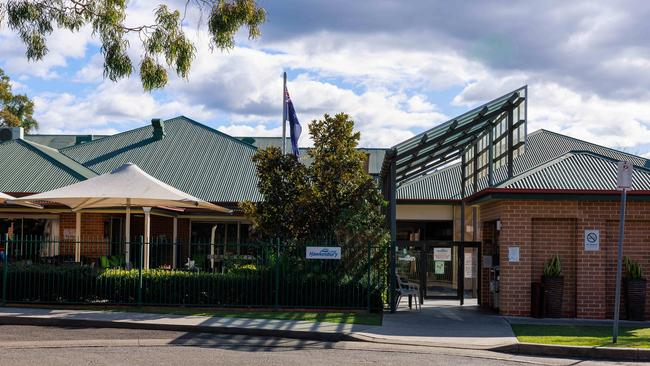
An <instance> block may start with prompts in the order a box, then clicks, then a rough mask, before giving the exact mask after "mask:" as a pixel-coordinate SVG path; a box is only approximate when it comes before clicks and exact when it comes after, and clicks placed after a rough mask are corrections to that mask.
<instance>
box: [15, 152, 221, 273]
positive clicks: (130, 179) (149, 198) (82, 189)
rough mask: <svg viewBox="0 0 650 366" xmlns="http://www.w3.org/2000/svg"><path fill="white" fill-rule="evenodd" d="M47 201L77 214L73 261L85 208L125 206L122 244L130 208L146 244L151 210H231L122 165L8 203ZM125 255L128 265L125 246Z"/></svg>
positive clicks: (128, 221)
mask: <svg viewBox="0 0 650 366" xmlns="http://www.w3.org/2000/svg"><path fill="white" fill-rule="evenodd" d="M35 200H38V201H47V202H55V203H59V204H62V205H66V206H68V207H70V208H72V210H73V211H77V225H76V232H75V233H76V241H77V248H76V250H75V260H76V261H80V260H81V254H80V244H79V242H80V240H81V238H80V226H81V216H80V212H79V210H81V209H85V208H105V207H125V208H126V227H125V232H126V242H128V241H129V240H130V234H131V233H130V209H131V208H132V207H142V209H143V211H144V242H145V243H149V237H150V230H151V227H150V223H151V218H150V213H151V207H155V206H167V207H180V208H203V209H208V210H213V211H219V212H224V213H230V212H232V211H231V210H229V209H227V208H225V207H221V206H217V205H214V204H212V203H209V202H206V201H204V200H202V199H199V198H196V197H194V196H192V195H190V194H187V193H185V192H183V191H181V190H178V189H176V188H174V187H172V186H170V185H168V184H166V183H163V182H161V181H159V180H158V179H156V178H154V177H152V176H150V175H149V174H147V173H146V172H144V171H143V170H142V169H140V168H139V167H138V166H137V165H135V164H133V163H126V164H124V165H122V166H121V167H119V168H117V169H115V170H113V171H112V172H110V173H106V174H102V175H99V176H97V177H93V178H90V179H88V180H85V181H81V182H79V183H75V184H71V185H69V186H65V187H62V188H58V189H54V190H52V191H48V192H43V193H39V194H35V195H31V196H27V197H23V198H19V199H15V200H12V201H10V202H16V203H18V202H26V201H35ZM144 249H145V253H144V260H145V263H144V267H145V268H148V267H149V246H148V245H145V248H144ZM125 256H126V261H127V263H128V262H129V247H128V245H127V246H126V249H125Z"/></svg>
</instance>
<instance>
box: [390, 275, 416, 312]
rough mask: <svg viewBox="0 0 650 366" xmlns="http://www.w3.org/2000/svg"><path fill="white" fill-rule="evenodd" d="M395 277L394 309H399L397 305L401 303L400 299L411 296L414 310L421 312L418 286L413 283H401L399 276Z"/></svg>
mask: <svg viewBox="0 0 650 366" xmlns="http://www.w3.org/2000/svg"><path fill="white" fill-rule="evenodd" d="M396 277H397V306H396V308H397V307H399V303H400V302H401V301H402V297H404V296H413V300H414V301H415V309H416V310H422V305H420V285H418V284H416V283H413V282H408V281H403V279H402V277H400V275H399V274H396Z"/></svg>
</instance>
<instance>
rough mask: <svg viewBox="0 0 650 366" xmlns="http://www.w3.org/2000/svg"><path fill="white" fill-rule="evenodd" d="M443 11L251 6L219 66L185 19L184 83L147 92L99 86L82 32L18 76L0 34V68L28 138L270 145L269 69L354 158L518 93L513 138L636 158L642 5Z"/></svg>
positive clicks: (649, 13)
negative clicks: (522, 93)
mask: <svg viewBox="0 0 650 366" xmlns="http://www.w3.org/2000/svg"><path fill="white" fill-rule="evenodd" d="M158 2H159V1H131V2H130V5H129V9H130V11H129V15H128V19H127V22H128V23H129V24H140V23H146V22H148V21H150V20H151V19H152V10H153V7H154V5H155V4H157V3H158ZM167 3H171V6H173V7H177V8H179V9H182V4H184V1H182V0H177V1H176V2H174V1H167ZM458 3H464V2H450V1H440V2H435V1H426V0H424V1H415V0H412V1H400V0H395V1H388V0H369V1H350V0H302V1H298V0H296V1H288V0H259V4H260V5H262V6H263V7H265V8H266V9H267V11H268V20H267V23H266V24H265V25H264V26H263V27H262V33H263V34H262V38H261V39H259V40H256V41H249V40H247V39H246V37H245V34H242V36H240V37H238V39H237V41H238V46H237V47H236V48H235V49H233V50H230V51H228V52H225V53H224V52H219V51H214V52H212V51H210V49H209V47H208V37H207V36H206V34H205V32H204V30H203V28H204V27H199V26H197V22H196V19H198V16H197V14H196V13H195V12H193V11H191V10H190V13H189V14H188V16H187V17H186V23H187V25H186V32H187V33H188V35H189V36H191V38H192V39H194V40H195V42H196V47H197V59H196V61H195V63H194V65H193V67H192V71H191V74H190V76H189V78H188V79H187V80H184V79H179V78H176V77H174V78H172V80H171V82H170V84H169V85H168V87H167V88H165V89H164V90H162V91H157V92H154V93H146V92H143V90H142V87H141V86H140V82H139V80H138V78H137V75H136V76H134V77H132V78H131V79H126V80H122V81H120V82H118V83H113V82H111V81H109V80H104V79H103V77H102V58H101V55H100V54H99V53H98V42H97V40H96V39H93V38H92V36H91V35H90V32H88V31H82V32H79V33H76V34H71V33H68V32H65V31H58V32H55V33H54V34H53V35H52V37H51V38H50V39H49V48H50V53H49V55H48V56H47V57H46V58H45V59H44V60H43V61H41V62H37V63H29V62H27V61H26V59H25V57H24V52H25V48H24V46H23V45H22V44H21V43H20V41H19V40H18V39H17V37H16V36H14V35H13V34H12V33H11V32H10V31H9V30H8V29H7V28H0V67H1V68H3V69H4V70H5V71H6V72H7V73H8V74H9V75H10V76H11V77H12V78H13V79H14V81H15V84H14V87H15V91H17V92H20V93H26V94H28V95H30V96H31V97H33V98H34V99H35V101H36V108H37V118H38V120H39V122H40V124H41V127H40V129H39V132H40V133H95V134H102V133H114V132H119V131H124V130H127V129H131V128H134V127H139V126H142V125H144V124H147V123H148V121H149V120H150V119H151V118H153V117H161V118H171V117H174V116H176V115H179V114H183V115H186V116H188V117H190V118H193V119H195V120H198V121H200V122H203V123H206V124H208V125H210V126H213V127H216V128H218V129H220V130H222V131H224V132H226V133H229V134H233V135H240V136H244V135H249V136H262V135H271V136H278V135H280V134H281V127H280V120H281V117H280V116H281V111H282V108H281V102H282V99H281V98H282V94H281V92H282V81H281V74H282V71H283V70H284V71H286V72H287V73H288V76H289V90H290V93H291V96H292V99H293V101H294V104H295V106H296V109H297V112H298V116H299V117H300V119H301V121H302V123H303V125H306V124H307V122H308V121H310V120H312V119H315V118H318V117H319V116H322V114H323V113H336V112H340V111H344V112H347V113H349V114H351V115H352V116H353V118H354V120H355V121H356V123H357V128H358V129H359V130H360V131H361V132H362V145H363V146H377V147H385V146H391V145H393V144H395V143H397V142H399V141H401V140H403V139H405V138H408V137H410V136H412V135H414V134H417V133H418V132H421V131H423V130H426V129H428V128H431V127H433V126H435V125H437V124H439V123H441V122H443V121H445V120H447V119H449V118H451V117H454V116H455V115H458V114H460V113H462V112H464V111H466V110H467V109H469V108H471V107H474V106H476V105H479V104H481V103H482V102H485V101H487V100H490V99H493V98H495V97H498V96H499V95H501V94H504V93H506V92H508V91H511V90H513V89H516V88H518V87H520V86H522V85H526V84H527V85H528V86H529V94H530V98H529V106H528V111H529V131H533V130H536V129H539V128H545V129H548V130H551V131H556V132H560V133H564V134H568V135H571V136H574V137H577V138H581V139H585V140H588V141H593V142H597V143H600V144H604V145H607V146H611V147H615V148H619V149H622V150H625V151H627V152H630V153H634V154H639V155H646V156H650V42H648V36H649V35H650V26H649V25H648V21H647V20H648V19H650V3H648V2H645V1H640V0H639V1H621V2H618V1H609V2H594V1H591V0H590V1H570V2H567V1H557V2H553V1H538V2H536V1H521V2H506V1H480V2H472V4H471V5H469V4H468V5H463V4H458ZM464 4H465V3H464ZM131 44H132V45H133V46H134V49H133V50H132V54H133V56H134V57H136V58H137V56H138V55H139V53H140V52H139V50H138V49H137V45H138V42H137V41H135V40H134V41H133V42H132V43H131ZM305 135H306V134H305ZM302 142H303V144H308V143H309V141H308V140H307V139H306V138H303V141H302Z"/></svg>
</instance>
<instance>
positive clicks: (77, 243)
mask: <svg viewBox="0 0 650 366" xmlns="http://www.w3.org/2000/svg"><path fill="white" fill-rule="evenodd" d="M74 240H75V243H74V261H75V262H77V263H79V262H81V212H79V211H77V213H76V215H75V231H74Z"/></svg>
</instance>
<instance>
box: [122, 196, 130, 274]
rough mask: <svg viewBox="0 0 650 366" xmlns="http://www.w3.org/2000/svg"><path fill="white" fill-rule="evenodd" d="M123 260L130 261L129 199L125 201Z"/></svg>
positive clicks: (127, 262)
mask: <svg viewBox="0 0 650 366" xmlns="http://www.w3.org/2000/svg"><path fill="white" fill-rule="evenodd" d="M124 260H125V261H126V264H127V265H128V264H129V262H130V261H131V199H130V198H127V199H126V223H125V225H124Z"/></svg>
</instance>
